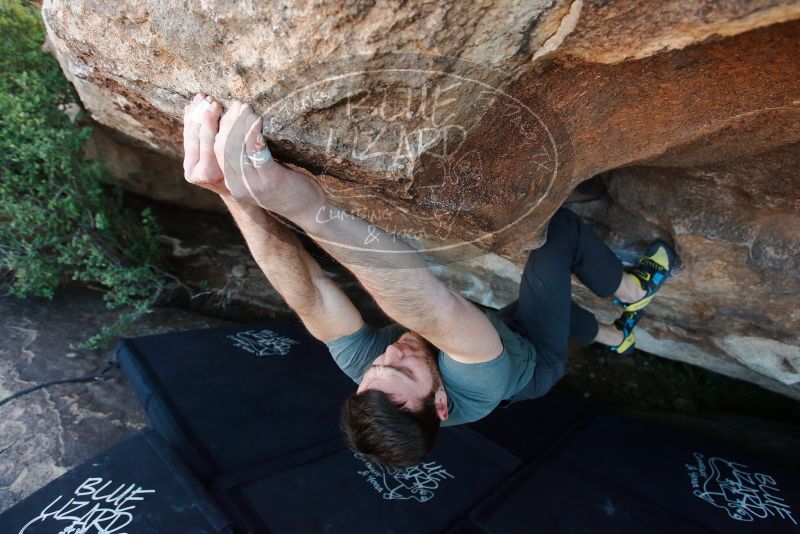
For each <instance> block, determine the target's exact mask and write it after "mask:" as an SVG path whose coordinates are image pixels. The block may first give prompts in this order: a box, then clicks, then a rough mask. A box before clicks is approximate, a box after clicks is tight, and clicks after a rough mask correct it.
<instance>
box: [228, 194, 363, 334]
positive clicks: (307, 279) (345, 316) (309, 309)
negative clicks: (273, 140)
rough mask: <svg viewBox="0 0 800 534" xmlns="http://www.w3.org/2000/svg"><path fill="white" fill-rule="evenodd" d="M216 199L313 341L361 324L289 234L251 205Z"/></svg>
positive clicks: (312, 260) (294, 238)
mask: <svg viewBox="0 0 800 534" xmlns="http://www.w3.org/2000/svg"><path fill="white" fill-rule="evenodd" d="M222 199H223V201H224V202H225V204H226V205H227V206H228V209H229V211H230V212H231V215H232V216H233V219H234V220H235V221H236V224H237V226H238V227H239V229H240V230H241V232H242V235H243V236H244V238H245V241H246V242H247V246H248V248H249V249H250V253H251V254H252V255H253V259H254V260H255V261H256V263H257V264H258V266H259V267H260V268H261V270H262V271H263V273H264V275H265V276H266V277H267V279H268V280H269V281H270V283H271V284H272V286H273V287H274V288H275V290H276V291H277V292H278V293H279V294H280V295H281V296H282V297H283V298H284V300H285V301H286V303H287V304H288V305H289V307H291V308H292V309H293V310H294V311H295V312H296V313H297V315H298V316H299V317H300V319H301V320H302V321H303V323H304V324H305V326H306V328H308V331H309V332H311V334H312V335H313V336H314V337H316V338H317V339H319V340H322V341H330V340H333V339H336V338H338V337H341V336H344V335H347V334H350V333H352V332H355V331H356V330H357V329H358V328H360V327H361V325H363V324H364V323H363V320H362V319H361V314H359V313H358V310H357V309H356V308H355V306H353V303H352V302H350V299H349V298H347V295H345V294H344V293H343V292H342V290H341V289H339V287H338V286H337V285H336V284H335V283H334V282H333V281H331V280H330V279H329V278H328V277H327V276H326V275H325V273H324V272H323V271H322V269H321V268H320V266H319V264H318V263H317V261H316V260H315V259H314V258H313V257H311V255H310V254H309V253H308V252H307V251H306V250H305V248H303V245H302V243H300V240H299V239H298V238H297V236H296V235H295V233H294V232H293V231H291V230H290V229H289V228H287V227H286V226H285V225H284V224H282V223H281V222H280V221H278V220H277V219H275V218H274V217H273V216H272V215H270V214H269V213H267V212H266V211H264V210H263V209H261V208H260V207H258V206H256V205H254V204H248V203H240V202H237V201H236V200H233V199H232V198H231V197H230V196H228V195H223V196H222Z"/></svg>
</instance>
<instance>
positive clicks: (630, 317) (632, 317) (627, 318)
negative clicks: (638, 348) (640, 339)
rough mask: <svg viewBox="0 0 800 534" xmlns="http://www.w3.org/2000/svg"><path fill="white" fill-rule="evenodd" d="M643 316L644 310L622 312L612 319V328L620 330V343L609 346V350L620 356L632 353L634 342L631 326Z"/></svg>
mask: <svg viewBox="0 0 800 534" xmlns="http://www.w3.org/2000/svg"><path fill="white" fill-rule="evenodd" d="M643 316H644V310H637V311H624V312H622V315H620V316H619V318H618V319H617V320H616V321H614V328H616V329H617V330H620V331H622V343H620V344H619V345H612V346H611V347H609V349H610V350H611V352H615V353H617V354H619V355H620V356H628V355H630V354H632V353H633V347H634V345H635V344H636V337H635V336H634V335H633V328H634V327H635V326H636V324H637V323H638V322H639V321H641V320H642V317H643Z"/></svg>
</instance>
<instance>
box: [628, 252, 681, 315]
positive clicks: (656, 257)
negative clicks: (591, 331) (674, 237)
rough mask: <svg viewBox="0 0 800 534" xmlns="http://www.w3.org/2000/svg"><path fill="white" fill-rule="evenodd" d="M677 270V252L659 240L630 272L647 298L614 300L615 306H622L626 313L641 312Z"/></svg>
mask: <svg viewBox="0 0 800 534" xmlns="http://www.w3.org/2000/svg"><path fill="white" fill-rule="evenodd" d="M674 268H675V251H674V250H672V247H671V246H669V244H667V243H665V242H664V241H661V240H658V241H655V242H653V244H652V245H650V249H649V250H648V251H647V254H645V255H644V256H643V257H641V258H639V262H638V263H637V264H636V266H635V267H634V268H633V269H631V270H630V271H629V272H630V273H631V274H632V275H633V277H634V278H636V280H637V281H638V282H639V287H641V288H642V289H644V291H645V296H644V297H643V298H641V299H639V300H637V301H636V302H622V301H621V300H619V299H615V300H614V304H618V305H620V306H622V307H623V308H624V309H625V311H636V310H641V309H642V308H644V307H645V306H647V305H648V304H650V301H651V300H653V295H655V294H656V292H657V291H658V290H659V289H661V286H662V285H664V282H665V281H666V280H667V278H669V276H670V275H671V274H672V271H673V270H674Z"/></svg>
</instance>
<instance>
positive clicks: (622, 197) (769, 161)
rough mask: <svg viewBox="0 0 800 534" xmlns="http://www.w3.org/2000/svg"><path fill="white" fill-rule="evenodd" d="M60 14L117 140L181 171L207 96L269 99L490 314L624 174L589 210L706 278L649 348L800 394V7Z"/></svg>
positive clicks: (625, 242) (468, 5)
mask: <svg viewBox="0 0 800 534" xmlns="http://www.w3.org/2000/svg"><path fill="white" fill-rule="evenodd" d="M42 14H43V17H44V20H45V23H46V25H47V29H48V39H49V46H50V48H51V50H52V51H53V52H54V54H55V55H56V56H57V57H58V59H59V61H60V63H61V65H62V68H63V69H64V71H65V73H66V74H67V75H68V76H69V77H70V79H71V80H72V81H73V83H74V84H75V86H76V88H77V90H78V92H79V94H80V96H81V99H82V100H83V103H84V105H85V106H86V107H87V108H88V109H89V110H90V111H91V113H92V115H93V117H94V118H95V119H96V120H97V121H98V122H100V123H102V124H104V125H106V126H108V127H109V128H112V129H114V130H117V131H119V132H122V133H124V134H125V135H127V136H128V137H130V138H132V139H135V140H137V141H138V142H140V143H142V144H144V145H146V146H148V147H150V148H151V149H152V150H154V151H157V152H159V153H161V154H163V155H165V156H167V157H172V158H178V157H179V156H180V152H181V148H180V144H181V134H180V126H181V124H180V122H181V115H182V108H183V105H184V103H185V102H186V101H187V99H188V98H189V97H190V96H191V95H193V94H194V93H195V92H206V93H211V94H214V95H215V96H216V97H217V98H218V99H220V100H221V101H222V102H223V103H228V102H230V101H232V100H234V99H239V100H244V101H247V102H249V103H251V105H252V106H253V107H254V109H255V110H256V111H257V112H259V113H262V114H263V115H264V117H265V118H266V120H265V122H264V133H265V135H266V136H267V138H268V139H269V140H270V142H271V143H272V146H273V148H274V152H275V154H276V155H277V156H278V157H279V158H280V159H282V160H284V161H286V162H288V163H292V164H295V165H298V166H300V167H302V168H305V169H308V170H309V171H311V172H313V173H315V174H316V175H317V176H318V177H319V180H320V181H321V182H322V183H323V185H324V186H325V187H326V188H327V189H328V190H329V191H330V192H331V195H332V197H333V198H334V199H335V201H336V202H337V203H339V204H341V205H342V206H344V207H346V208H348V209H350V210H351V211H354V212H356V213H358V214H359V215H361V216H363V217H365V218H367V219H369V220H371V221H372V222H374V223H376V224H380V225H381V226H383V227H385V228H387V229H388V230H390V231H392V232H394V233H396V234H398V235H400V236H401V237H404V238H407V239H410V240H411V241H413V242H415V243H416V244H417V245H418V246H420V247H421V248H423V249H424V250H426V251H427V252H428V253H430V254H429V255H430V259H431V262H433V263H434V265H435V268H436V269H437V270H438V271H439V272H440V273H441V274H442V275H443V276H445V277H447V278H449V279H450V280H451V281H452V282H453V283H454V284H455V285H456V286H457V287H459V289H460V290H462V292H464V293H465V294H467V295H468V296H470V297H471V298H473V299H475V300H477V301H479V302H482V303H484V304H488V305H493V306H498V305H502V304H503V303H504V302H506V301H508V300H509V299H510V298H513V294H514V291H515V284H516V283H517V282H518V275H519V266H520V265H521V264H522V262H523V261H524V257H525V253H526V251H528V250H530V249H531V248H534V247H536V246H538V245H539V244H540V243H541V236H542V231H543V228H544V226H545V224H546V222H547V221H548V220H549V217H550V216H551V215H552V213H553V212H554V211H555V210H556V209H557V208H558V207H559V206H560V205H561V204H562V203H564V201H565V200H567V199H568V197H569V195H570V194H571V193H572V192H573V191H574V190H575V188H576V186H578V185H579V184H581V183H582V182H584V181H585V180H588V179H589V178H591V177H593V176H595V175H598V174H601V173H606V172H608V171H610V174H609V175H608V176H606V177H605V178H603V184H604V186H605V190H606V191H607V192H606V193H603V195H602V196H601V197H600V198H598V199H595V200H593V201H591V202H588V203H585V204H582V205H580V206H577V207H576V209H577V210H579V211H581V212H582V213H583V214H585V215H586V216H587V217H591V218H592V219H593V220H594V221H595V222H596V224H597V225H598V227H599V228H601V229H604V230H605V232H604V233H605V234H606V237H607V238H608V239H610V240H612V242H613V243H614V244H615V246H616V247H617V248H618V250H619V252H620V254H621V255H622V256H623V257H625V258H627V259H631V258H633V257H634V256H635V254H637V253H638V252H640V250H641V248H642V247H643V246H644V242H645V241H646V240H647V239H649V238H652V237H654V236H661V237H665V238H668V239H671V240H673V242H675V243H676V245H677V247H678V249H679V252H680V253H681V256H682V260H683V266H684V267H683V270H682V271H680V273H679V274H678V276H677V277H676V279H675V280H674V281H673V283H672V284H671V285H670V287H669V288H667V289H666V290H665V292H664V295H663V297H661V298H660V299H659V302H658V303H657V304H655V305H654V306H653V310H652V311H651V313H650V315H651V316H650V318H649V320H648V323H647V326H646V327H645V328H644V329H643V335H642V340H641V342H640V345H641V346H642V348H644V349H646V350H650V351H653V352H655V353H657V354H662V355H664V356H667V357H673V358H679V359H684V360H687V361H693V362H696V363H699V364H700V365H704V366H707V367H711V368H714V369H717V370H719V371H722V372H725V373H727V374H731V375H734V376H739V377H742V378H746V379H748V380H753V381H756V382H758V383H761V384H763V385H766V386H768V387H771V388H773V389H777V390H780V391H782V392H784V393H786V394H789V395H792V396H795V397H800V389H798V388H799V387H800V386H797V385H796V384H798V382H800V374H798V369H799V368H800V353H799V352H800V341H798V337H797V333H796V332H797V326H798V315H797V313H798V312H797V310H798V308H800V306H798V303H799V302H798V294H799V292H798V289H797V287H798V278H800V273H799V272H798V260H797V258H798V255H799V254H800V252H798V251H800V243H799V242H798V241H799V240H800V237H798V236H799V235H800V234H799V233H798V232H799V230H798V226H799V223H798V217H800V197H798V193H797V185H798V181H799V180H800V178H798V176H797V172H798V165H797V164H798V158H797V151H798V149H797V146H798V143H800V84H798V83H797V81H798V80H799V79H800V61H798V59H797V58H798V57H800V40H798V39H797V36H798V35H800V20H798V19H800V3H798V2H796V1H789V0H787V1H780V0H777V1H773V0H769V1H768V0H756V1H742V0H727V1H723V2H711V1H710V0H690V1H688V2H687V1H678V0H668V1H665V2H649V1H646V0H609V1H606V0H593V1H588V0H587V1H584V0H574V1H572V2H567V1H564V0H541V1H539V0H537V1H534V2H498V1H496V0H494V1H493V0H479V1H476V2H456V1H452V0H445V1H443V2H436V3H423V2H416V1H415V2H404V3H399V2H397V3H396V2H387V3H373V2H343V1H340V0H336V1H333V2H299V1H295V2H283V3H278V4H275V3H269V4H266V3H265V4H253V3H248V4H235V3H229V2H223V1H222V0H209V1H206V2H202V3H199V4H191V5H189V6H188V7H186V8H185V9H184V8H180V9H179V8H177V7H175V6H174V5H172V4H170V3H165V2H155V1H140V2H127V1H123V2H115V3H113V4H108V3H104V2H100V1H98V0H70V1H67V0H46V1H45V2H44V3H43V7H42ZM176 187H177V184H176ZM156 189H157V188H148V187H144V186H142V187H140V188H139V189H138V190H139V191H140V192H144V193H146V194H154V195H155V194H157V193H154V191H155V190H156ZM178 190H179V189H176V190H175V191H176V192H174V193H170V194H169V200H173V201H182V200H181V199H180V197H181V195H180V194H179V193H177V191H178ZM162 198H163V197H162ZM186 198H187V199H188V198H189V197H188V195H187V197H186ZM573 198H576V197H573ZM192 202H195V201H194V200H192V201H188V200H187V201H186V203H187V204H188V203H192ZM487 251H490V252H491V254H489V255H486V252H487ZM456 260H458V262H456ZM437 262H438V264H437ZM577 294H578V295H579V297H581V298H583V295H582V293H581V292H580V291H578V293H577ZM584 301H585V302H589V303H591V305H592V306H593V307H595V309H597V310H602V308H601V307H600V304H599V303H595V302H593V301H591V300H588V297H587V298H586V299H584ZM643 326H644V325H643Z"/></svg>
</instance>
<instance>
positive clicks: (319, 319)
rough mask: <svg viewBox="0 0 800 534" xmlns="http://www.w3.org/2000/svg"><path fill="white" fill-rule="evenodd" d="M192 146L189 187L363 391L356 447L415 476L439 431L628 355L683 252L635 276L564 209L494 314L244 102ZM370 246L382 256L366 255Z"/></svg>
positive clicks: (346, 410)
mask: <svg viewBox="0 0 800 534" xmlns="http://www.w3.org/2000/svg"><path fill="white" fill-rule="evenodd" d="M184 148H185V161H184V171H185V177H186V179H187V180H188V181H189V182H191V183H193V184H196V185H199V186H202V187H205V188H207V189H210V190H211V191H214V192H215V193H217V194H219V195H220V197H221V198H222V200H223V201H224V203H225V204H226V206H227V207H228V209H229V210H230V212H231V215H232V216H233V218H234V220H235V221H236V224H237V225H238V227H239V229H240V230H241V232H242V234H243V235H244V238H245V241H246V242H247V245H248V247H249V249H250V252H251V253H252V255H253V257H254V259H255V261H256V262H257V263H258V265H259V267H260V268H261V269H262V271H263V272H264V274H265V275H266V276H267V278H268V279H269V281H270V283H271V284H272V285H273V286H274V287H275V289H276V290H277V291H278V293H280V295H281V296H282V297H283V298H284V299H285V300H286V302H287V304H288V305H289V306H290V307H291V308H292V309H293V310H294V311H295V312H296V313H297V315H298V316H299V317H300V319H301V320H302V322H303V324H304V325H305V327H306V328H307V329H308V331H309V332H310V333H311V334H312V335H313V336H314V337H316V338H317V339H319V340H321V341H322V342H324V343H326V344H327V346H328V348H329V349H330V352H331V355H332V356H333V358H334V360H335V361H336V363H337V364H338V365H339V367H341V369H342V370H343V371H344V372H345V373H346V374H347V375H348V376H349V377H350V378H352V379H353V380H354V381H355V382H356V383H357V384H358V388H357V390H356V392H355V393H354V394H353V395H352V396H351V397H349V398H348V399H346V401H345V403H344V406H343V408H342V429H343V431H344V434H345V437H346V439H347V441H348V443H349V445H350V446H351V447H352V448H354V449H356V450H358V451H360V452H361V453H363V454H364V455H366V456H367V457H369V458H370V459H372V460H373V461H376V462H381V463H385V464H389V465H393V466H407V465H414V464H417V463H418V462H420V461H421V460H422V459H423V458H424V457H425V455H426V454H427V453H428V452H429V451H430V450H431V448H432V447H433V443H434V439H435V437H436V434H437V432H438V430H439V427H440V426H448V425H458V424H462V423H468V422H471V421H476V420H478V419H481V418H482V417H485V416H486V415H488V414H489V413H490V412H491V411H492V410H493V409H494V408H495V407H497V406H498V405H500V404H501V403H502V404H508V403H509V402H514V401H518V400H522V399H532V398H536V397H540V396H542V395H544V394H545V393H547V392H548V391H549V390H550V389H551V388H552V387H553V385H554V384H555V383H556V382H557V381H558V380H559V379H560V378H561V377H562V376H563V374H564V371H565V365H566V360H567V340H568V339H574V340H577V341H579V342H583V343H591V342H593V341H596V342H599V343H602V344H605V345H608V346H609V347H610V348H611V350H612V351H614V352H616V353H619V354H627V353H629V352H630V351H632V349H633V345H634V335H633V329H634V327H635V325H636V324H637V322H638V321H639V319H640V318H641V316H642V309H643V308H644V307H645V306H646V305H647V304H648V303H649V302H650V300H651V299H652V298H653V295H654V294H655V293H656V292H657V291H658V290H659V289H660V288H661V286H662V284H663V282H664V280H666V278H667V277H668V276H669V275H670V273H671V271H672V269H673V264H674V255H673V252H672V250H671V249H670V247H669V246H668V245H667V244H665V243H663V242H656V243H655V244H654V245H653V246H652V247H651V249H650V250H649V251H648V252H647V254H646V256H644V257H643V258H642V259H641V260H639V263H638V265H636V266H635V267H634V268H633V269H632V270H631V271H629V272H626V271H624V270H623V266H622V264H621V263H620V261H619V260H618V259H617V257H616V256H615V255H614V254H613V253H612V252H611V250H610V249H609V248H608V247H607V246H606V245H605V244H603V243H602V242H601V241H600V240H599V239H598V237H597V236H596V235H595V234H594V233H593V232H592V230H591V229H589V227H588V226H586V225H585V224H584V223H583V222H582V221H581V220H580V219H579V218H578V217H577V216H576V215H574V214H573V213H572V212H570V211H567V210H565V209H561V210H559V211H558V212H557V213H556V214H555V215H554V216H553V218H552V220H551V221H550V224H549V227H548V232H547V241H546V243H545V244H544V245H543V246H542V247H540V248H538V249H536V250H534V251H533V252H531V253H530V256H529V258H528V260H527V264H526V265H525V269H524V273H523V276H522V280H521V286H520V293H519V299H518V300H517V301H516V302H514V303H513V304H512V305H510V306H509V307H507V308H505V309H504V310H501V312H499V313H486V314H484V313H483V312H482V311H481V310H480V309H478V308H477V307H476V306H475V305H473V304H471V303H470V302H468V301H467V300H465V299H464V298H463V297H461V296H460V295H459V294H457V293H454V292H453V291H451V290H450V289H448V288H447V287H446V286H445V285H444V284H443V283H442V282H441V281H439V280H438V279H437V278H436V276H435V275H434V274H433V272H431V270H430V269H429V268H428V267H427V266H426V264H425V262H424V261H423V259H422V258H421V257H420V255H419V254H418V253H417V252H416V251H415V250H414V249H413V248H411V247H410V246H408V245H406V244H405V243H404V242H403V241H402V240H400V239H394V238H393V237H392V236H390V235H389V234H386V233H384V232H382V231H381V230H380V229H379V228H377V227H374V226H371V225H370V224H369V223H367V222H366V221H363V220H361V219H359V218H357V217H354V216H351V215H348V214H346V213H345V212H342V211H341V210H339V209H338V208H336V207H335V206H333V205H332V204H330V203H329V201H328V199H327V197H326V194H325V191H324V190H323V189H322V187H321V186H320V185H319V184H318V183H317V182H316V181H315V180H314V179H313V178H311V177H310V176H307V175H305V174H303V173H300V172H296V171H294V170H291V169H289V168H287V167H285V166H283V165H281V164H280V163H278V162H276V161H275V160H274V159H273V158H272V157H271V154H270V152H269V150H268V148H267V146H266V143H265V141H264V138H263V137H262V136H261V119H260V118H259V117H258V116H257V115H256V114H255V113H254V112H253V110H252V109H251V108H250V106H248V105H246V104H242V103H240V102H235V103H233V104H232V105H231V106H230V108H229V109H228V110H227V111H226V112H225V113H224V115H223V114H222V106H221V105H220V104H219V103H218V102H216V101H215V100H214V99H213V98H212V97H210V96H208V97H207V96H205V95H202V94H198V95H196V96H195V98H194V100H193V101H192V102H191V103H190V104H188V105H187V106H186V108H185V115H184ZM273 214H275V215H280V216H281V217H284V218H286V219H288V220H289V221H291V222H292V223H293V224H294V225H296V226H297V227H299V228H301V229H302V230H303V231H305V232H306V233H307V234H308V236H310V237H311V238H312V239H313V240H314V241H315V242H317V243H318V244H319V245H320V246H321V247H322V248H323V249H324V250H326V251H327V252H328V253H329V254H330V255H331V256H332V257H333V258H335V259H336V260H337V261H339V262H340V263H341V264H342V265H344V266H345V267H346V268H347V269H349V270H350V271H351V272H352V273H353V274H354V275H355V276H356V278H357V279H358V281H359V282H360V283H361V284H362V285H363V287H364V288H365V289H366V290H367V291H368V292H369V293H370V295H371V296H372V297H373V298H374V299H375V302H376V303H377V304H378V305H379V306H380V307H381V309H382V310H383V311H384V312H385V313H386V314H387V315H388V316H389V317H390V318H391V319H392V320H393V321H395V322H396V324H393V325H391V326H387V327H384V328H379V329H378V328H373V327H372V326H369V325H368V324H366V323H365V322H364V320H363V319H362V317H361V314H360V313H359V312H358V310H357V309H356V308H355V306H354V305H353V304H352V302H350V300H349V299H348V298H347V296H346V295H345V294H344V292H342V290H341V289H340V288H339V287H337V286H336V285H335V284H334V283H333V282H332V281H331V280H330V279H329V278H328V277H326V275H325V274H324V272H323V271H322V269H321V268H320V266H319V265H318V264H317V262H316V260H314V258H313V257H312V256H311V255H310V254H309V253H308V252H306V251H305V250H304V249H303V247H302V245H301V243H300V241H299V240H298V238H297V236H296V235H295V234H294V233H293V232H292V231H291V230H290V229H289V228H287V227H286V226H285V225H284V224H283V223H281V222H279V221H278V220H277V219H276V218H275V217H274V216H273ZM319 214H325V216H324V217H320V216H319ZM366 235H372V236H373V240H378V241H379V242H380V245H381V252H370V251H369V250H368V249H366V248H365V247H364V237H365V236H366ZM571 273H574V274H575V275H576V276H577V277H578V278H579V279H580V280H581V282H583V283H584V284H585V285H586V287H588V288H589V289H590V290H592V291H593V292H594V293H596V294H597V295H598V296H601V297H611V296H613V297H615V298H616V301H617V303H618V304H620V305H621V306H622V307H623V311H622V315H621V316H620V318H619V319H618V320H617V321H615V322H614V324H613V325H607V324H601V323H598V322H597V321H596V320H595V318H594V316H593V315H592V314H591V313H589V312H588V311H586V310H585V309H583V308H581V307H579V306H578V305H577V304H575V303H574V302H573V301H572V299H571V289H570V283H571V280H570V275H571Z"/></svg>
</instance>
